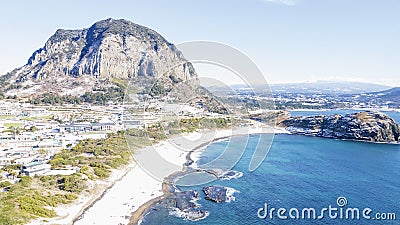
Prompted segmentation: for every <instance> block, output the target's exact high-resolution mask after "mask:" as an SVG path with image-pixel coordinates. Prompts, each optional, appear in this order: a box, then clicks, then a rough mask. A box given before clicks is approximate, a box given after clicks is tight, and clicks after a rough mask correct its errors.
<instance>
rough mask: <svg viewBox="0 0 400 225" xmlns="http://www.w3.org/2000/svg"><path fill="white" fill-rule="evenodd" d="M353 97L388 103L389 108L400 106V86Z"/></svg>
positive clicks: (383, 103) (360, 99) (357, 99)
mask: <svg viewBox="0 0 400 225" xmlns="http://www.w3.org/2000/svg"><path fill="white" fill-rule="evenodd" d="M352 97H353V98H354V100H356V101H363V102H372V103H378V104H382V105H387V106H388V107H389V108H397V109H398V108H400V87H395V88H391V89H388V90H385V91H379V92H370V93H364V94H358V95H353V96H352Z"/></svg>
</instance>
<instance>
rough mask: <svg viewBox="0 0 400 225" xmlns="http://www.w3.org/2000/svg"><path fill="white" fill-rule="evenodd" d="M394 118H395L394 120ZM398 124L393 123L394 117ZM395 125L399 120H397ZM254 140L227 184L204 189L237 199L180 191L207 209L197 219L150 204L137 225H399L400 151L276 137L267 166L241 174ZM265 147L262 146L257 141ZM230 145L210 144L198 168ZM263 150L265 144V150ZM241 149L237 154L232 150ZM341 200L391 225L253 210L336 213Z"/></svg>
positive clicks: (382, 146) (254, 139) (232, 142)
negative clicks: (386, 216) (229, 192)
mask: <svg viewBox="0 0 400 225" xmlns="http://www.w3.org/2000/svg"><path fill="white" fill-rule="evenodd" d="M396 116H398V114H396ZM397 118H399V117H397ZM397 121H398V120H397ZM259 137H260V136H259V135H253V136H251V137H250V138H249V141H248V145H247V148H246V149H245V151H244V154H243V156H242V158H241V160H240V161H239V163H238V164H237V165H236V166H235V167H234V168H233V170H235V171H240V172H243V176H242V177H240V178H237V179H231V180H218V181H214V182H212V183H211V184H207V185H220V186H225V187H230V188H234V189H235V190H237V191H239V192H237V193H235V194H234V197H235V201H231V202H229V203H214V202H211V201H208V200H205V199H204V194H203V193H202V188H203V186H204V185H200V186H194V187H181V189H182V190H197V191H198V192H199V193H200V199H199V200H198V203H199V204H200V205H201V206H200V208H199V209H202V210H207V211H208V212H209V216H208V217H207V218H205V219H203V220H198V221H187V220H183V219H182V218H179V217H176V216H174V215H170V213H169V211H168V209H165V208H163V207H157V206H155V207H154V208H153V210H152V213H150V214H148V215H147V216H146V217H145V218H144V221H143V223H142V224H196V225H197V224H198V225H206V224H207V225H209V224H400V204H399V201H400V179H399V178H400V146H399V145H389V144H373V143H362V142H352V141H341V140H333V139H326V138H317V137H307V136H297V135H276V136H275V139H274V142H273V144H272V146H271V149H270V152H269V154H268V156H267V158H266V160H265V161H264V162H263V163H262V164H261V166H260V167H259V168H258V169H257V170H255V171H253V172H249V171H248V170H247V168H248V165H249V161H250V159H251V156H252V154H253V151H252V149H254V148H255V145H257V143H258V140H259ZM245 141H247V137H244V136H240V137H234V138H232V139H231V140H230V145H232V146H240V144H238V145H235V143H243V142H245ZM260 144H261V145H263V143H260ZM227 145H228V140H226V141H221V142H217V143H213V144H212V145H210V146H209V147H208V148H207V149H206V150H205V151H204V153H203V154H202V157H201V159H200V161H199V164H200V165H201V164H205V163H207V162H209V161H210V160H212V159H215V158H217V157H218V156H219V155H220V154H221V153H222V152H223V151H224V149H225V148H226V146H227ZM265 147H267V146H265ZM237 151H242V149H237ZM341 196H343V197H345V198H346V199H347V202H348V204H347V206H345V207H344V209H346V207H351V208H354V207H357V208H359V209H360V211H362V210H363V209H364V208H366V207H368V208H371V209H372V213H371V214H370V215H371V217H374V216H375V213H377V212H379V213H392V212H394V213H396V216H397V220H390V221H383V220H366V219H363V218H361V219H360V220H345V219H336V220H332V219H329V216H328V215H329V214H327V213H325V214H324V215H325V217H324V219H321V220H317V219H315V220H312V219H297V220H294V219H290V218H289V219H287V220H281V219H279V218H278V217H277V215H276V212H275V214H274V218H273V219H270V218H269V217H267V218H265V219H260V218H259V217H258V216H257V210H258V209H259V208H261V207H264V203H267V204H268V206H269V209H270V208H272V207H274V208H281V207H283V208H286V209H287V210H289V209H290V208H297V209H299V210H300V212H301V209H303V208H309V207H312V208H315V209H316V211H317V212H318V214H317V216H318V215H319V211H320V210H321V209H322V208H325V207H329V205H331V206H332V207H338V206H337V203H336V200H337V198H338V197H341Z"/></svg>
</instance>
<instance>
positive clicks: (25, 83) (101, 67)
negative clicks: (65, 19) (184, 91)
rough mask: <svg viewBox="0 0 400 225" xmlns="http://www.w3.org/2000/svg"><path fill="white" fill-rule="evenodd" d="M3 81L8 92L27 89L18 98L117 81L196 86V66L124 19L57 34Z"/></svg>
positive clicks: (146, 31)
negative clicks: (163, 80)
mask: <svg viewBox="0 0 400 225" xmlns="http://www.w3.org/2000/svg"><path fill="white" fill-rule="evenodd" d="M4 77H5V80H6V81H7V82H8V83H7V82H6V83H5V86H7V88H8V90H7V91H10V92H13V89H15V87H18V89H19V90H24V91H20V92H18V94H20V95H23V94H24V93H25V94H31V93H38V92H41V91H43V90H46V89H48V88H47V87H50V89H52V90H54V91H55V92H57V93H63V91H64V92H66V93H68V91H69V90H71V89H74V88H76V87H77V86H79V87H80V88H81V89H85V90H90V89H93V88H94V87H96V88H98V86H99V85H102V84H104V83H107V82H99V81H112V80H114V79H134V78H137V79H146V78H155V79H157V78H159V77H165V78H166V79H168V80H170V82H173V83H176V82H178V81H187V80H193V81H192V84H193V85H197V75H196V73H195V70H194V68H193V66H192V64H191V63H189V62H188V61H187V60H186V59H185V58H184V57H183V55H182V53H181V52H180V51H179V50H178V49H177V48H176V47H175V46H174V45H173V44H172V43H170V42H168V41H167V40H165V39H164V38H163V37H162V36H161V35H160V34H158V33H157V32H155V31H153V30H151V29H149V28H146V27H144V26H140V25H137V24H135V23H132V22H130V21H127V20H122V19H121V20H115V19H107V20H102V21H99V22H97V23H95V24H93V25H92V26H91V27H90V28H87V29H82V30H63V29H60V30H57V31H56V32H55V34H54V35H53V36H51V37H50V38H49V40H48V41H47V42H46V44H45V45H44V47H43V48H40V49H39V50H37V51H36V52H34V53H33V55H32V56H31V57H30V58H29V60H28V63H27V64H26V65H24V66H23V67H21V68H18V69H16V70H14V71H12V72H11V73H9V74H7V75H6V76H4ZM38 86H40V87H38ZM43 88H44V89H43ZM14 92H15V90H14ZM11 94H15V93H11Z"/></svg>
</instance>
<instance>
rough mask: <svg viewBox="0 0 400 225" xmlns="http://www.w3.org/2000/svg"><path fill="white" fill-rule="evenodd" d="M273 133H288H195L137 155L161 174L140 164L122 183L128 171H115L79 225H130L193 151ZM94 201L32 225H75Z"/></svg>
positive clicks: (195, 156)
mask: <svg viewBox="0 0 400 225" xmlns="http://www.w3.org/2000/svg"><path fill="white" fill-rule="evenodd" d="M272 132H275V133H287V132H286V131H285V130H284V129H280V128H275V129H274V128H262V127H252V128H245V127H244V128H239V129H234V130H228V129H227V130H218V131H213V132H210V131H208V132H204V133H199V132H196V133H191V134H187V135H182V136H178V137H175V138H172V139H170V140H166V141H162V142H160V143H158V144H156V145H154V146H150V147H145V148H143V149H142V150H141V151H139V152H138V153H135V159H136V160H138V161H139V162H141V163H139V164H140V165H142V166H143V167H144V168H146V169H147V170H149V169H148V168H151V167H149V166H148V165H146V163H148V164H149V165H150V164H151V165H154V164H155V165H156V166H155V167H156V168H157V169H158V170H157V171H155V172H154V171H152V172H151V174H152V175H149V173H146V172H145V170H144V169H143V168H142V167H141V166H139V164H136V163H134V164H132V165H131V166H130V168H128V169H130V170H129V172H127V173H126V175H125V176H124V177H123V178H122V179H121V180H119V179H120V178H121V177H122V176H123V175H124V174H125V172H126V170H125V171H113V173H112V176H111V177H110V179H109V180H108V181H106V182H104V184H103V185H104V186H103V187H105V186H110V185H111V184H112V183H114V182H115V184H114V186H113V187H112V188H110V189H109V190H108V191H107V193H105V194H104V196H103V197H102V198H101V199H100V200H98V201H97V202H95V203H94V204H93V206H92V207H91V208H89V209H88V210H87V211H86V212H85V213H84V215H83V216H82V218H80V220H78V221H77V222H76V223H75V224H78V225H87V224H101V225H103V224H128V222H129V219H130V215H131V213H132V212H134V211H136V210H137V209H138V208H139V207H140V206H141V205H143V204H144V203H146V202H148V201H150V200H151V199H154V198H156V197H159V196H161V195H162V194H163V193H162V191H161V189H162V180H163V179H164V178H165V177H166V176H168V175H170V174H172V173H174V172H176V171H180V170H182V167H183V164H184V163H185V162H186V155H187V153H188V152H189V151H191V150H193V148H195V147H198V146H200V145H205V144H207V143H210V142H212V141H213V140H215V139H220V138H224V137H229V136H231V135H241V134H255V133H272ZM201 149H205V147H204V148H200V151H195V152H194V153H192V156H191V157H192V159H194V161H196V160H198V159H199V157H200V155H201ZM155 153H156V154H157V155H159V156H161V158H163V159H164V160H166V162H168V163H169V164H168V166H166V165H167V164H166V165H164V164H157V162H155V161H154V154H155ZM163 166H164V167H165V168H164V167H163ZM150 170H151V169H150ZM157 177H158V178H157ZM97 197H98V196H97ZM93 200H94V199H93V196H81V197H80V199H79V201H78V202H77V203H74V204H71V205H68V206H65V205H64V206H59V207H57V208H56V209H55V210H56V212H57V215H59V217H57V218H54V219H47V220H48V222H46V223H44V222H42V221H43V219H40V220H36V221H33V222H32V223H30V224H71V223H72V222H71V221H73V219H74V218H75V217H77V216H78V215H79V214H80V213H81V210H82V209H83V208H84V207H85V206H87V205H88V204H90V203H91V202H93Z"/></svg>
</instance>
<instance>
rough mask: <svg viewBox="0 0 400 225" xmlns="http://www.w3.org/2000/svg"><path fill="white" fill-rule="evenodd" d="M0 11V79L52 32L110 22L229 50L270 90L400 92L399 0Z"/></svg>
mask: <svg viewBox="0 0 400 225" xmlns="http://www.w3.org/2000/svg"><path fill="white" fill-rule="evenodd" d="M0 4H1V7H0V10H1V11H0V19H1V20H0V24H1V29H2V32H1V40H2V41H1V42H0V74H5V73H7V72H10V71H11V70H13V69H14V68H16V67H20V66H22V65H24V64H25V63H26V62H27V60H28V58H29V57H30V56H31V54H32V53H33V52H34V51H35V50H37V49H38V48H40V47H43V46H44V43H45V42H46V40H47V39H48V38H49V37H50V36H51V35H52V34H53V33H54V32H55V31H56V30H57V29H58V28H64V29H78V28H79V29H80V28H87V27H90V26H91V25H92V24H93V23H95V22H96V21H99V20H102V19H107V18H110V17H111V18H116V19H118V18H124V19H127V20H131V21H133V22H135V23H138V24H141V25H144V26H147V27H149V28H152V29H154V30H156V31H157V32H159V33H160V34H161V35H163V36H164V37H165V38H166V39H167V40H168V41H170V42H172V43H175V44H179V43H183V42H187V41H193V40H207V41H216V42H220V43H224V44H227V45H230V46H232V47H234V48H236V49H238V50H240V51H241V52H243V53H244V54H246V55H247V56H248V57H250V58H251V60H252V61H254V62H255V63H256V64H257V66H258V67H259V68H260V69H261V71H262V72H263V74H264V76H265V78H266V80H267V81H268V82H269V83H290V82H304V81H306V82H310V81H315V80H351V81H365V82H373V83H380V84H386V85H390V86H400V41H399V40H400V13H399V12H400V1H398V0H362V1H361V0H196V1H195V0H146V1H144V0H141V1H137V0H131V1H118V0H115V1H112V2H111V1H101V0H97V1H91V0H86V1H75V0H70V1H54V0H51V1H50V0H41V1H22V0H15V1H2V2H1V3H0ZM204 67H207V66H204ZM196 68H197V67H196ZM199 70H202V71H205V72H207V71H212V72H213V73H223V72H221V70H218V69H217V70H215V71H213V70H212V69H202V68H199ZM223 76H225V75H223ZM232 82H235V80H233V81H232Z"/></svg>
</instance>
